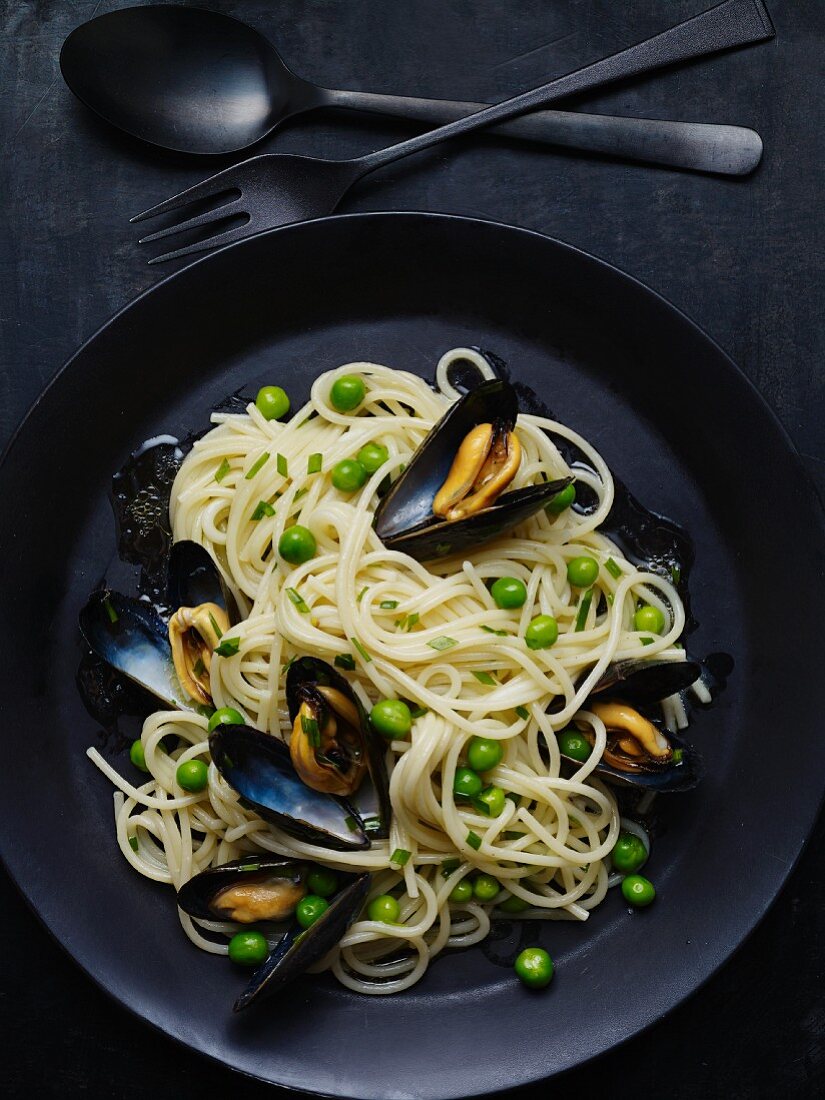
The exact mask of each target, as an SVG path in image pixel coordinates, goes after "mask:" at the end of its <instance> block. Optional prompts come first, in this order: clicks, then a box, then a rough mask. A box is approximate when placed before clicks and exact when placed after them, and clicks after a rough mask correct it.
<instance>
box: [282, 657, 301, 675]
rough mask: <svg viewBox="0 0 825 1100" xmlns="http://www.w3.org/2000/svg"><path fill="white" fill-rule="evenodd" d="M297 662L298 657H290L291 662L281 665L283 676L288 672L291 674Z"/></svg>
mask: <svg viewBox="0 0 825 1100" xmlns="http://www.w3.org/2000/svg"><path fill="white" fill-rule="evenodd" d="M297 660H298V658H297V656H293V657H290V658H289V660H288V661H286V662H285V663H284V664H282V665H281V675H282V676H284V675H285V674H286V673H287V672H289V670H290V669H291V668H292V666H293V665H294V664H295V662H296V661H297Z"/></svg>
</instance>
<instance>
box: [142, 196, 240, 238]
mask: <svg viewBox="0 0 825 1100" xmlns="http://www.w3.org/2000/svg"><path fill="white" fill-rule="evenodd" d="M240 201H241V200H240V199H239V198H238V199H232V201H231V202H227V203H225V204H224V205H223V206H217V207H215V209H214V210H207V211H206V212H205V213H203V214H198V216H197V217H195V218H189V219H188V220H187V221H184V222H177V224H175V225H168V226H167V227H166V229H159V230H158V231H157V233H150V234H149V236H148V237H141V238H140V240H139V241H138V244H149V242H150V241H159V240H161V239H162V238H163V237H171V236H173V235H174V234H175V233H182V232H183V231H184V229H196V228H197V226H199V225H208V224H209V222H215V221H220V219H221V218H225V217H226V216H227V215H228V214H235V213H238V203H239V202H240Z"/></svg>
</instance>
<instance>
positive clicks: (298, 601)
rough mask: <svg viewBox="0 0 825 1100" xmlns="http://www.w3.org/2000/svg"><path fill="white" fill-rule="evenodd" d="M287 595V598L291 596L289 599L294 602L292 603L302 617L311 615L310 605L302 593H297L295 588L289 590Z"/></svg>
mask: <svg viewBox="0 0 825 1100" xmlns="http://www.w3.org/2000/svg"><path fill="white" fill-rule="evenodd" d="M286 594H287V596H289V598H290V599H291V600H292V602H293V603H294V604H295V606H296V607H297V608H298V610H299V611H300V612H301V614H302V615H308V614H309V605H308V604H307V603H306V601H305V600H304V598H303V596H302V595H301V594H300V592H296V591H295V589H294V588H287V590H286Z"/></svg>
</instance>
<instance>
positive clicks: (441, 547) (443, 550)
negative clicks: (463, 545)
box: [435, 542, 452, 558]
mask: <svg viewBox="0 0 825 1100" xmlns="http://www.w3.org/2000/svg"><path fill="white" fill-rule="evenodd" d="M451 550H452V546H451V544H450V543H449V542H437V543H436V545H435V552H436V554H437V555H438V557H439V558H444V557H446V556H447V554H449V552H450V551H451Z"/></svg>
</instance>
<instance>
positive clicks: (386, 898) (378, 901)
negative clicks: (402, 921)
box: [367, 894, 401, 924]
mask: <svg viewBox="0 0 825 1100" xmlns="http://www.w3.org/2000/svg"><path fill="white" fill-rule="evenodd" d="M400 914H401V906H400V905H399V904H398V902H397V901H396V899H395V898H394V897H393V896H392V894H379V895H378V897H377V898H373V899H372V901H371V902H370V903H369V905H368V906H367V916H368V917H369V919H370V920H380V921H383V923H384V924H395V922H396V921H397V920H398V917H399V916H400Z"/></svg>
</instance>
